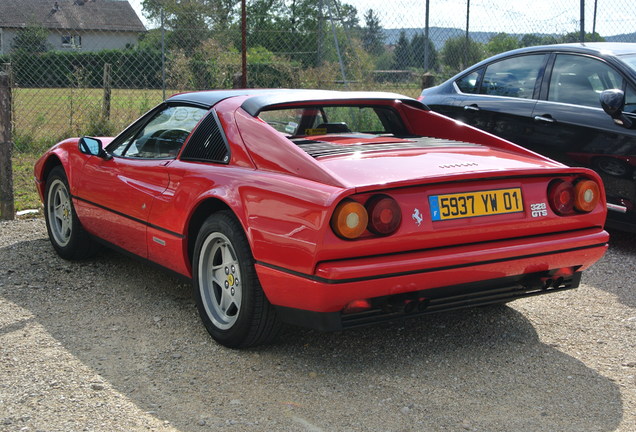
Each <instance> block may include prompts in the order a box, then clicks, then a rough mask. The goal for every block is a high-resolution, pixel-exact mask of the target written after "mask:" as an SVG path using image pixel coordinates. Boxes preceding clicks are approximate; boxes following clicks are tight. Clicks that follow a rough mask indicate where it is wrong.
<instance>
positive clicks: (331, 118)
mask: <svg viewBox="0 0 636 432" xmlns="http://www.w3.org/2000/svg"><path fill="white" fill-rule="evenodd" d="M259 118H260V119H261V120H263V121H265V122H266V123H268V124H269V125H270V126H272V127H273V128H274V129H276V130H277V131H279V132H280V133H282V134H284V135H286V136H288V137H298V136H312V135H329V134H352V133H368V134H377V135H385V134H390V135H395V136H400V135H404V134H405V133H406V129H405V127H404V124H403V123H402V120H401V118H400V116H399V115H398V114H397V113H396V112H395V111H394V110H393V108H391V107H387V106H368V105H364V106H357V105H351V106H346V105H335V106H326V105H325V106H304V107H297V108H284V109H273V110H265V111H262V112H261V113H260V114H259Z"/></svg>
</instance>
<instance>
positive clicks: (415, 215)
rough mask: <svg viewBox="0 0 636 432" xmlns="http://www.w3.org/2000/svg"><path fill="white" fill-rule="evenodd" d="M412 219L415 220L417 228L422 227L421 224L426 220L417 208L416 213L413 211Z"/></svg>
mask: <svg viewBox="0 0 636 432" xmlns="http://www.w3.org/2000/svg"><path fill="white" fill-rule="evenodd" d="M411 218H413V220H414V221H415V223H416V224H417V226H420V224H421V223H422V221H423V220H424V218H422V215H421V214H420V209H417V208H416V209H415V211H413V214H412V215H411Z"/></svg>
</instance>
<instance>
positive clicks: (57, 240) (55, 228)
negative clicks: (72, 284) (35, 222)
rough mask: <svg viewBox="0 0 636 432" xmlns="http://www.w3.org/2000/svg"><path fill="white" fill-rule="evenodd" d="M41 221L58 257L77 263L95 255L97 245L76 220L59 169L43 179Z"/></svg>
mask: <svg viewBox="0 0 636 432" xmlns="http://www.w3.org/2000/svg"><path fill="white" fill-rule="evenodd" d="M44 218H45V220H46V230H47V232H48V234H49V240H51V244H52V245H53V248H54V249H55V251H56V252H57V254H58V255H59V256H61V257H62V258H64V259H67V260H81V259H85V258H88V257H90V256H92V255H94V254H95V251H96V249H97V246H96V244H95V242H94V241H93V240H92V239H91V237H90V235H89V234H88V233H87V232H86V231H85V230H84V228H82V224H81V223H80V221H79V219H78V218H77V213H75V207H73V200H72V198H71V194H70V189H69V187H68V180H67V178H66V174H65V173H64V169H63V168H62V167H61V166H56V167H55V168H53V169H52V170H51V172H50V173H49V175H48V177H47V178H46V190H45V194H44Z"/></svg>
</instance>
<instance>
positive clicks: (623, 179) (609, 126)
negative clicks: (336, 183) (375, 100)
mask: <svg viewBox="0 0 636 432" xmlns="http://www.w3.org/2000/svg"><path fill="white" fill-rule="evenodd" d="M420 99H421V100H422V101H423V102H424V103H425V104H426V105H428V106H429V107H430V108H431V109H433V110H434V111H438V112H440V113H442V114H445V115H447V116H450V117H453V118H456V119H458V120H461V121H463V122H465V123H468V124H470V125H473V126H476V127H478V128H480V129H484V130H486V131H488V132H491V133H493V134H495V135H498V136H501V137H503V138H506V139H508V140H510V141H513V142H515V143H517V144H519V145H522V146H524V147H526V148H529V149H531V150H534V151H536V152H538V153H542V154H544V155H547V156H549V157H551V158H553V159H555V160H558V161H561V162H563V163H566V164H568V165H572V166H576V165H579V166H587V167H591V168H593V169H595V170H596V171H597V172H598V173H599V174H600V175H601V176H602V177H603V181H604V182H605V190H606V193H607V199H608V208H609V210H610V211H609V212H608V226H610V227H612V226H613V227H615V228H619V229H622V230H628V231H636V181H635V179H636V43H603V42H598V43H586V44H563V45H547V46H537V47H528V48H522V49H518V50H514V51H509V52H506V53H503V54H499V55H497V56H494V57H491V58H489V59H486V60H484V61H482V62H480V63H478V64H476V65H474V66H472V67H470V68H468V69H466V70H465V71H463V72H461V73H459V74H458V75H456V76H454V77H453V78H451V79H450V80H448V81H446V82H444V83H443V84H441V85H439V86H437V87H433V88H428V89H424V90H423V91H422V95H421V97H420Z"/></svg>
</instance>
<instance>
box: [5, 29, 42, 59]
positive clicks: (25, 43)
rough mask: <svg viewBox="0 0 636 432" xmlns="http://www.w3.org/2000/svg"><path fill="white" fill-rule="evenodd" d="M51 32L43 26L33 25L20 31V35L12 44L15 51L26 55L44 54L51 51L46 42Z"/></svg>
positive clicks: (18, 34)
mask: <svg viewBox="0 0 636 432" xmlns="http://www.w3.org/2000/svg"><path fill="white" fill-rule="evenodd" d="M48 35H49V32H48V31H47V30H46V29H45V28H44V27H42V26H40V25H36V24H32V25H29V26H27V27H26V28H24V29H21V30H18V33H17V35H16V37H15V39H13V42H12V43H11V49H13V51H19V52H24V53H29V54H32V53H43V52H46V51H48V50H49V45H48V43H47V42H46V40H47V38H48Z"/></svg>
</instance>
